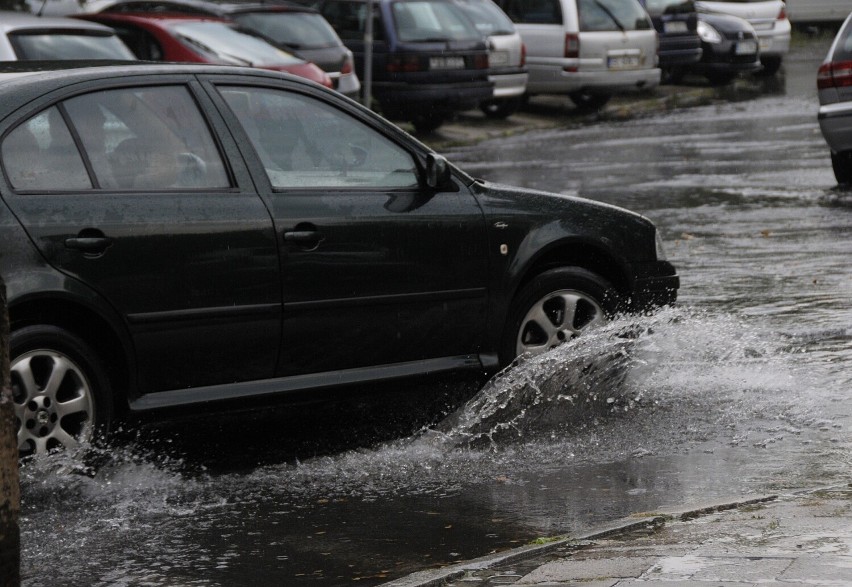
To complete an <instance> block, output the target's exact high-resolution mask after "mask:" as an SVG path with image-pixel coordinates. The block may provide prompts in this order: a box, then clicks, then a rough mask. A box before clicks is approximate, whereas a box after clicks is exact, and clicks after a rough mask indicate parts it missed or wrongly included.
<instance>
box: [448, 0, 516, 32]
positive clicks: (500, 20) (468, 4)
mask: <svg viewBox="0 0 852 587" xmlns="http://www.w3.org/2000/svg"><path fill="white" fill-rule="evenodd" d="M456 3H457V4H458V5H459V6H461V8H462V10H464V12H465V14H466V15H467V16H468V18H470V20H472V21H473V24H474V25H476V28H477V29H479V32H480V33H482V34H483V35H485V36H489V35H511V34H513V33H514V32H515V25H513V24H512V21H511V20H510V19H509V17H508V16H506V13H505V12H503V11H502V10H501V9H500V7H499V6H497V5H496V4H494V3H493V2H492V1H491V0H456Z"/></svg>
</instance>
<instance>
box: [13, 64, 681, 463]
mask: <svg viewBox="0 0 852 587" xmlns="http://www.w3.org/2000/svg"><path fill="white" fill-rule="evenodd" d="M42 69H44V68H42ZM0 164H2V177H0V196H2V204H0V243H2V245H1V246H2V248H1V249H0V272H2V277H3V279H4V280H5V283H6V287H7V292H8V293H7V295H8V306H9V312H10V320H11V327H12V333H11V366H12V382H13V394H14V401H15V413H16V416H17V425H18V439H19V448H20V450H21V452H22V453H25V454H27V453H41V452H45V451H49V450H51V449H52V448H54V447H61V446H71V445H74V444H76V443H78V442H80V441H83V440H88V439H90V438H92V437H93V435H94V434H96V433H99V432H109V431H110V429H111V427H113V426H114V425H115V422H116V421H118V420H120V419H123V418H126V417H128V416H132V415H134V414H136V415H138V414H139V413H140V412H153V413H161V412H157V411H158V410H164V409H167V408H180V407H189V406H198V405H200V404H206V403H210V402H221V407H222V409H223V410H228V409H231V408H235V407H236V408H240V407H245V406H251V405H253V404H254V403H256V402H257V401H258V400H259V399H261V398H271V397H285V398H286V397H287V396H288V394H294V393H297V392H298V393H299V394H300V395H301V396H303V395H305V394H310V395H313V396H314V397H321V394H323V393H325V392H328V391H329V390H333V389H337V388H342V387H345V386H351V385H355V384H360V383H373V382H379V381H385V380H390V379H396V378H401V377H418V376H422V375H425V374H435V373H442V372H444V373H446V372H452V371H457V370H477V371H479V372H482V371H483V370H484V371H486V372H488V371H494V370H497V369H498V368H500V367H501V366H504V365H506V364H508V363H509V362H511V361H512V360H513V359H514V358H515V357H516V356H518V355H520V354H522V353H525V352H531V353H539V352H543V351H545V350H547V349H550V348H552V347H553V346H555V345H557V344H559V343H560V342H561V341H563V340H567V339H569V338H571V337H572V336H574V335H575V334H577V333H578V332H580V331H582V330H583V329H584V328H589V327H591V326H593V325H595V324H598V323H600V322H602V321H605V320H606V319H607V318H608V317H610V316H612V315H613V314H615V313H616V312H619V311H635V310H641V309H645V308H648V307H653V306H656V305H661V304H667V303H671V302H673V301H674V300H675V297H676V292H677V288H678V277H677V275H676V273H675V270H674V268H673V267H672V265H671V264H669V263H668V262H667V261H665V260H664V259H663V258H662V256H661V247H660V246H659V243H660V238H659V235H658V234H657V231H656V229H655V228H654V225H653V224H652V223H651V222H650V221H649V220H647V219H646V218H644V217H642V216H640V215H638V214H634V213H632V212H629V211H626V210H622V209H619V208H616V207H613V206H609V205H604V204H599V203H595V202H591V201H588V200H583V199H580V198H573V197H567V196H559V195H554V194H546V193H540V192H532V191H529V190H523V189H517V188H511V187H505V186H497V185H492V184H489V183H487V182H483V181H480V180H475V179H473V178H472V177H470V176H468V175H467V174H465V173H464V172H463V171H461V170H459V169H457V168H455V167H454V166H452V165H451V164H449V163H448V162H447V161H446V159H444V158H443V157H441V156H440V155H437V154H436V153H434V152H433V151H431V150H430V149H429V148H427V147H425V146H424V145H422V144H420V143H419V142H417V141H416V140H414V139H413V138H412V137H410V136H409V135H407V134H406V133H404V132H403V131H401V130H400V129H398V128H397V127H395V126H393V125H392V124H390V123H388V122H386V121H385V120H384V119H382V118H380V117H378V116H376V115H375V114H373V113H372V112H370V111H369V110H367V109H365V108H363V107H361V106H360V105H358V104H357V103H355V102H353V101H351V100H349V99H347V98H344V97H342V96H340V95H339V94H336V93H335V92H332V91H330V90H326V89H324V88H322V87H320V86H318V85H315V84H312V83H311V82H308V81H304V80H301V79H297V78H294V77H290V76H286V75H284V74H278V73H274V72H265V71H258V70H252V69H248V68H230V67H219V66H192V65H153V64H140V65H134V66H128V65H123V66H101V67H89V68H71V69H63V70H54V71H50V70H46V71H31V72H17V73H3V74H0Z"/></svg>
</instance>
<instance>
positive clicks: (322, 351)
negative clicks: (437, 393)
mask: <svg viewBox="0 0 852 587" xmlns="http://www.w3.org/2000/svg"><path fill="white" fill-rule="evenodd" d="M217 89H218V92H219V93H220V94H221V96H222V97H223V102H224V103H223V109H227V110H230V111H231V112H232V113H233V114H234V116H235V121H234V124H237V123H238V124H239V126H240V127H241V129H242V132H244V133H245V141H244V143H245V144H247V145H249V144H250V145H251V146H252V147H251V148H250V149H249V150H248V151H246V153H247V156H250V155H254V156H256V163H257V166H256V168H254V167H253V169H256V172H257V174H258V175H259V176H260V177H259V178H258V185H262V184H263V183H265V184H266V185H265V186H263V187H261V191H262V193H263V194H264V197H265V198H267V199H268V201H269V207H270V209H271V210H272V214H273V217H274V219H275V225H276V231H277V236H278V243H279V246H280V251H281V273H282V275H283V299H284V320H283V333H282V336H283V341H282V354H281V361H280V365H279V374H280V375H283V376H293V375H311V374H320V373H325V372H329V371H336V372H340V371H342V370H349V373H348V374H347V375H344V376H342V377H344V378H346V377H360V376H361V375H357V374H356V370H357V373H361V374H368V377H369V378H374V377H381V376H382V374H381V372H380V370H381V369H382V368H383V367H384V368H385V369H386V371H385V373H389V372H390V371H387V369H388V366H390V365H395V366H396V367H395V368H396V369H402V370H401V371H400V370H396V371H394V373H397V374H398V373H402V372H406V373H408V374H411V373H412V372H418V373H422V372H424V371H431V370H438V369H444V368H453V367H459V366H462V365H464V364H467V365H471V364H475V363H476V361H477V357H476V353H478V352H479V351H480V350H481V346H482V340H483V333H484V331H485V320H486V314H485V312H486V301H487V289H486V280H487V275H488V270H487V262H486V235H485V224H484V218H483V214H482V211H481V210H480V207H479V205H478V203H477V201H476V199H475V198H474V197H473V196H472V195H471V193H470V192H469V191H468V190H467V189H465V188H464V187H462V186H456V187H455V188H454V189H452V190H448V191H439V192H436V191H434V190H430V189H428V188H426V187H425V186H423V185H421V181H420V177H421V173H420V170H419V166H418V162H417V159H416V157H415V153H414V152H413V151H412V150H411V148H410V147H408V146H406V145H405V144H404V143H403V142H401V141H400V140H399V139H400V137H399V136H398V135H396V134H395V133H391V132H388V130H383V128H382V127H381V126H376V125H375V124H373V123H372V122H371V121H370V120H369V118H368V117H362V116H359V115H357V114H356V113H355V112H354V111H352V110H349V109H348V108H343V107H341V105H340V104H335V101H334V100H332V99H331V96H328V95H326V96H324V97H323V98H322V99H321V98H320V97H319V96H314V95H311V94H308V93H302V92H300V91H296V90H295V89H288V88H286V87H275V86H250V85H245V84H243V85H229V84H228V83H227V82H222V83H219V84H218V85H217ZM252 152H253V153H252ZM415 362H416V363H415ZM402 365H407V367H404V366H402ZM377 370H379V371H377Z"/></svg>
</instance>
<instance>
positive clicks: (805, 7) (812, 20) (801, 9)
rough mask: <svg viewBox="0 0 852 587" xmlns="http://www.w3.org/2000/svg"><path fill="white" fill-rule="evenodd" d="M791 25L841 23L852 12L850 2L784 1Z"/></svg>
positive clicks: (847, 0)
mask: <svg viewBox="0 0 852 587" xmlns="http://www.w3.org/2000/svg"><path fill="white" fill-rule="evenodd" d="M785 4H786V5H787V18H788V19H790V23H791V24H793V25H797V26H798V25H814V24H831V23H834V24H835V25H839V24H841V23H843V21H844V20H845V19H846V16H847V15H848V14H849V13H850V12H852V0H785Z"/></svg>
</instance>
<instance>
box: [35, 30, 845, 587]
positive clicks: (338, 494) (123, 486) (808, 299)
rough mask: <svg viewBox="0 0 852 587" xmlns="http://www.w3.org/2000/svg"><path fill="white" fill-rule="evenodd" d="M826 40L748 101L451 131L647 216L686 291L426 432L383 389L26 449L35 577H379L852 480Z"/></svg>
mask: <svg viewBox="0 0 852 587" xmlns="http://www.w3.org/2000/svg"><path fill="white" fill-rule="evenodd" d="M825 48H826V43H825V42H824V41H823V42H821V44H814V46H811V45H810V44H808V43H807V42H803V43H800V44H799V45H797V46H796V47H795V48H794V51H793V53H791V55H790V58H789V59H788V60H787V62H786V63H785V74H784V76H782V77H781V78H779V79H778V80H774V81H772V80H766V81H765V82H763V83H765V88H764V89H763V90H762V91H761V92H760V95H758V96H752V97H751V98H749V99H746V100H731V101H720V102H718V103H715V104H713V105H710V106H704V107H696V108H690V109H683V110H679V111H675V112H671V113H668V114H659V115H654V116H650V117H647V118H641V119H635V120H632V121H626V122H601V123H595V124H589V123H588V122H586V121H584V120H581V119H579V118H577V119H576V120H575V121H573V122H572V121H570V120H569V121H568V122H567V123H566V125H565V127H564V128H560V129H558V130H550V131H546V132H535V133H531V134H525V135H520V136H516V137H511V138H504V139H501V140H494V141H490V142H487V143H484V144H480V145H477V146H475V147H470V148H457V149H454V150H452V151H450V152H449V153H448V155H449V156H450V158H451V159H452V160H454V161H456V162H457V163H459V164H460V165H461V166H462V167H464V168H465V169H467V170H469V171H470V172H471V173H472V174H474V175H478V176H481V177H485V178H487V179H489V180H492V181H498V182H505V183H513V184H520V185H524V186H528V187H536V188H541V189H546V190H550V191H556V192H560V193H564V194H570V195H580V196H583V197H588V198H591V199H595V200H599V201H604V202H608V203H612V204H616V205H622V206H626V207H629V208H632V209H634V210H637V211H639V212H641V213H643V214H645V215H647V216H649V217H650V218H651V219H652V220H654V222H656V223H657V225H658V227H659V228H660V229H661V231H662V234H663V237H664V241H665V245H666V248H667V252H668V256H669V258H670V260H671V261H672V262H673V263H674V264H675V265H676V266H677V268H678V271H679V273H680V275H681V278H682V287H681V291H680V301H679V304H678V306H677V307H676V308H669V309H665V310H663V311H661V312H659V313H656V314H654V315H652V316H647V317H641V318H632V319H626V318H625V319H620V320H616V321H615V322H613V323H610V324H609V325H607V326H606V327H604V328H602V329H600V330H598V331H596V332H594V333H589V334H588V335H584V336H583V337H581V338H579V339H577V340H575V341H574V342H573V343H572V344H570V345H565V346H562V347H559V348H557V349H555V350H553V351H551V352H550V353H548V354H546V355H542V356H540V357H537V358H535V359H533V360H530V361H527V362H525V363H523V364H521V365H519V366H518V367H516V368H514V369H512V370H510V371H508V372H506V373H504V374H502V376H500V377H498V378H495V379H494V380H492V381H490V382H487V383H485V384H484V385H483V386H482V389H481V390H480V391H479V392H478V393H477V394H475V395H473V398H472V399H471V400H470V401H469V402H468V403H466V404H463V405H462V406H461V407H460V408H459V409H458V411H455V412H453V413H451V414H450V415H449V416H448V417H447V418H446V419H443V420H440V417H439V416H440V414H441V413H442V410H443V411H449V410H448V409H447V407H446V406H449V405H451V404H452V402H451V401H450V400H449V399H447V400H446V401H444V399H443V398H444V396H442V394H441V392H440V390H439V391H437V392H435V398H436V399H435V398H433V400H432V401H433V402H434V405H433V406H432V408H433V409H434V413H435V414H438V415H439V416H438V417H434V416H433V418H434V419H433V420H430V419H429V417H428V416H427V417H425V418H424V419H423V422H425V423H427V424H429V426H426V427H425V428H424V429H420V430H418V429H417V426H419V425H422V423H421V424H417V423H416V421H415V420H416V419H411V420H407V419H406V418H405V417H402V416H400V419H399V420H394V418H393V417H387V418H383V417H381V416H379V415H377V412H380V411H382V410H387V411H388V412H389V413H391V412H393V411H394V410H393V409H389V406H390V405H392V404H394V403H395V402H396V401H397V400H396V399H395V398H396V397H397V396H395V395H393V394H389V395H387V396H385V397H384V399H383V400H382V401H383V402H384V403H382V404H381V405H379V406H375V405H374V406H372V407H370V406H369V405H368V404H364V405H362V404H357V403H355V404H345V407H344V408H343V409H342V410H341V411H340V412H339V413H338V414H337V415H336V416H335V415H331V416H329V415H328V414H326V413H322V414H318V413H311V414H307V415H306V414H305V413H303V412H300V411H298V410H296V411H295V413H296V415H295V416H292V415H291V416H290V417H289V418H287V417H284V418H278V417H274V418H266V419H265V420H264V419H262V418H259V417H257V416H246V417H245V418H243V419H237V420H236V422H234V421H231V422H229V423H228V424H227V425H222V426H220V427H219V428H216V427H215V426H213V425H209V426H208V428H206V429H205V427H204V426H202V425H199V424H198V423H197V422H188V423H186V424H185V425H184V427H181V426H179V425H178V426H177V429H171V430H169V429H163V430H161V432H160V433H161V434H162V437H161V438H160V439H159V442H158V443H155V444H153V445H150V444H146V443H144V442H141V441H139V442H135V441H131V442H129V444H127V445H122V446H120V447H115V448H113V449H109V450H106V451H104V452H103V454H96V455H94V460H95V461H96V462H95V464H94V465H92V464H91V463H90V462H89V460H84V459H81V458H80V457H79V456H78V455H74V454H64V455H55V456H51V457H48V458H44V459H39V460H38V461H36V462H31V463H26V464H25V465H24V466H23V469H22V488H23V513H22V521H21V525H22V542H23V553H22V556H23V563H22V566H23V575H24V585H27V586H29V587H34V586H42V585H44V586H51V587H59V586H65V585H68V586H71V585H75V586H76V585H88V586H113V585H116V586H117V585H147V586H163V587H173V586H184V585H204V586H207V585H209V586H223V587H224V586H227V587H239V586H248V585H251V586H257V585H322V586H332V585H335V586H336V585H377V584H380V583H382V582H384V581H387V580H390V579H393V578H396V577H400V576H403V575H405V574H407V573H409V572H413V571H416V570H421V569H424V568H427V567H432V566H437V565H441V564H446V563H449V562H453V561H457V560H462V559H467V558H473V557H477V556H481V555H484V554H487V553H489V552H492V551H496V550H501V549H507V548H511V547H514V546H518V545H521V544H524V543H527V542H529V541H531V540H534V539H535V538H537V537H543V536H553V535H561V534H576V533H579V532H581V531H582V530H583V529H587V528H590V527H592V526H594V525H596V524H600V523H603V522H606V521H609V520H612V519H615V518H620V517H624V516H628V515H630V514H631V513H635V512H641V511H651V510H653V509H655V508H661V507H666V506H670V507H673V506H681V505H689V504H696V503H702V502H707V501H714V500H718V499H723V498H727V497H739V496H742V495H754V494H761V493H766V492H775V491H783V490H785V489H791V488H798V487H812V486H820V485H826V484H833V483H839V482H848V481H849V480H850V470H852V468H851V467H850V465H851V464H852V463H850V460H852V452H850V448H852V442H850V441H852V437H850V433H849V426H850V423H852V418H850V407H849V406H850V402H849V390H850V388H852V377H850V370H849V364H850V361H852V308H850V305H851V304H850V299H852V282H851V281H850V280H852V271H850V258H852V238H850V237H852V228H850V227H852V194H850V192H845V191H843V190H840V189H838V188H837V187H836V185H835V182H834V179H833V175H832V171H831V167H830V162H829V157H828V149H827V147H826V145H825V144H824V142H823V140H822V137H821V135H820V133H819V129H818V126H817V124H816V110H817V101H816V93H815V89H814V85H815V82H814V79H815V77H814V76H815V72H816V68H817V66H818V64H819V61H820V59H821V57H822V54H824V50H825ZM734 97H735V96H734ZM433 391H434V390H433ZM446 397H449V396H446ZM399 401H400V403H401V405H400V406H397V408H396V411H397V412H398V413H400V414H403V415H406V414H407V407H408V406H411V405H416V404H417V400H416V398H415V400H407V401H408V402H409V403H408V404H406V403H405V402H404V401H403V400H399ZM442 402H444V403H443V404H442ZM353 407H354V408H355V409H352V408H353ZM439 420H440V421H439ZM306 422H307V423H306ZM388 430H390V431H391V432H390V433H389V432H388ZM146 434H149V435H150V434H153V432H151V431H148V432H147V433H146ZM170 435H171V436H170ZM220 436H221V437H224V438H226V439H227V442H223V441H220ZM305 437H307V438H308V440H305ZM186 438H194V439H196V444H195V445H192V444H190V445H189V448H187V446H186V441H185V439H186ZM329 438H333V440H329ZM181 439H184V446H182V447H181V446H180V445H181V442H182V441H181ZM376 439H379V440H376ZM211 446H212V447H215V448H214V449H211V450H208V451H207V452H205V451H204V450H203V447H207V448H208V449H209V448H210V447H211ZM196 449H197V452H196ZM211 452H213V453H215V454H216V457H215V458H214V457H210V453H211ZM200 455H203V456H200ZM92 458H93V457H92V453H91V452H90V453H88V459H92Z"/></svg>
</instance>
